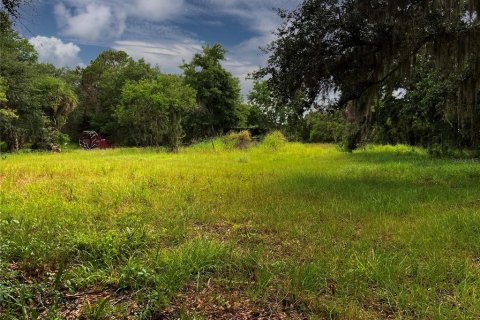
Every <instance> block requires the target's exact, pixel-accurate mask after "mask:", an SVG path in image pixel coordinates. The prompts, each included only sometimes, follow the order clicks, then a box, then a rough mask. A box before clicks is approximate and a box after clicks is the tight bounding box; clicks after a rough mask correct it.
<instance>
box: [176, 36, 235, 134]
mask: <svg viewBox="0 0 480 320" xmlns="http://www.w3.org/2000/svg"><path fill="white" fill-rule="evenodd" d="M226 52H227V51H226V50H225V49H224V48H223V47H222V46H221V45H220V44H215V45H213V46H206V47H204V48H203V52H202V53H198V54H195V56H194V57H193V59H192V61H191V62H189V63H186V64H184V65H183V66H182V69H183V71H184V75H185V80H186V82H187V83H188V84H189V85H190V86H191V87H192V88H194V89H195V90H196V91H197V103H198V105H199V108H198V109H197V110H196V111H195V112H194V113H193V114H192V115H191V117H190V119H189V126H190V128H189V131H190V132H189V134H190V135H191V136H192V137H194V138H199V137H202V136H203V137H204V136H213V135H216V134H220V133H223V132H225V131H226V130H228V129H231V128H233V127H235V126H237V124H238V123H239V117H238V114H239V112H238V110H237V108H239V105H240V103H241V93H240V82H239V80H238V79H237V78H235V77H234V76H233V75H232V74H231V73H230V72H228V71H227V70H225V69H224V68H223V67H222V65H221V62H222V61H224V60H225V54H226Z"/></svg>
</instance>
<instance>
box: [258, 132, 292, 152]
mask: <svg viewBox="0 0 480 320" xmlns="http://www.w3.org/2000/svg"><path fill="white" fill-rule="evenodd" d="M286 142H287V139H286V138H285V136H284V135H283V133H281V132H280V131H278V130H277V131H272V132H270V133H269V134H267V135H266V136H265V138H264V139H263V142H262V145H263V146H264V147H266V148H268V149H271V150H274V151H276V150H278V149H280V148H281V147H283V146H284V145H285V143H286Z"/></svg>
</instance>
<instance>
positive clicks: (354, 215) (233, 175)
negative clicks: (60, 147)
mask: <svg viewBox="0 0 480 320" xmlns="http://www.w3.org/2000/svg"><path fill="white" fill-rule="evenodd" d="M479 178H480V167H479V164H478V163H477V162H475V161H471V160H462V161H460V160H448V159H433V158H430V157H429V156H428V155H427V154H426V153H425V152H424V151H423V150H421V149H416V148H412V147H407V146H396V147H391V146H388V147H368V148H366V149H364V150H359V151H356V152H354V153H352V154H348V153H343V152H340V151H338V150H337V148H336V147H335V146H331V145H302V144H287V145H285V146H283V147H281V148H280V149H278V150H273V149H271V148H266V147H264V146H262V145H258V146H256V147H253V148H251V149H249V150H227V149H226V148H224V146H223V145H222V143H221V140H216V141H214V142H211V141H207V142H204V143H201V144H198V145H195V146H193V147H190V148H187V149H184V150H181V152H180V153H178V154H175V153H166V152H164V151H162V150H157V149H114V150H107V151H101V150H97V151H91V152H85V151H80V150H74V151H70V152H67V153H62V154H49V153H39V154H18V155H8V157H7V158H6V160H2V161H0V318H2V317H4V318H6V319H16V318H18V317H24V318H28V317H34V316H35V315H36V314H39V315H42V316H43V317H46V315H49V316H50V317H54V316H55V315H58V316H62V314H63V313H62V312H63V310H64V309H65V308H66V305H67V304H68V299H67V298H66V296H68V294H78V293H81V292H90V291H92V290H95V291H99V292H102V291H105V292H115V294H116V295H119V296H124V297H127V298H126V299H123V300H119V301H120V302H118V301H117V300H114V299H111V300H112V301H110V300H109V301H108V303H107V304H106V303H104V302H103V300H100V299H99V300H98V301H97V304H98V305H92V306H90V307H89V306H88V305H87V306H79V308H80V309H81V310H84V311H83V312H84V313H85V312H87V311H88V310H90V311H88V312H93V311H92V310H96V309H95V308H97V309H98V308H100V307H101V308H102V310H100V311H101V312H99V314H101V313H103V311H105V313H107V314H108V315H111V316H114V317H122V316H123V315H126V314H132V315H134V316H135V317H138V318H142V317H143V318H148V317H151V316H153V315H154V314H156V313H158V312H159V311H161V310H163V309H165V308H168V306H169V304H171V303H172V302H174V301H175V296H176V294H177V293H178V292H180V291H181V290H182V289H185V288H186V287H188V286H193V287H194V288H196V289H197V290H201V288H202V287H203V286H206V285H207V284H208V285H210V284H211V283H216V284H217V287H221V288H223V290H224V292H225V294H227V295H228V292H229V290H231V289H232V288H241V290H242V292H243V293H244V298H245V299H247V298H248V299H249V300H252V301H254V302H255V303H256V304H258V305H272V304H280V305H289V306H293V308H295V309H296V310H297V311H298V312H300V313H302V314H303V315H305V316H307V317H311V318H312V319H316V318H320V319H321V318H341V319H344V318H351V319H358V318H364V319H377V318H385V317H392V318H402V319H404V318H406V319H409V318H436V319H454V318H465V319H469V318H478V317H480V303H479V301H480V293H479V292H480V210H479V209H480V193H479V191H480V184H479ZM133 304H135V305H137V306H141V307H138V308H137V309H135V310H133V309H132V308H131V305H133ZM82 308H83V309H82ZM89 308H90V309H89ZM87 309H88V310H87ZM85 310H87V311H85ZM132 310H133V311H132ZM185 312H186V314H188V310H185ZM85 314H86V313H85ZM198 316H201V314H200V315H198ZM192 317H193V316H192Z"/></svg>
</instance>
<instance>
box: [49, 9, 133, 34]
mask: <svg viewBox="0 0 480 320" xmlns="http://www.w3.org/2000/svg"><path fill="white" fill-rule="evenodd" d="M55 16H56V19H57V23H58V25H59V27H60V29H61V32H62V34H64V35H66V36H71V37H76V38H79V39H83V40H92V41H95V40H99V39H111V38H115V37H118V36H120V35H121V34H122V33H123V31H124V30H125V20H126V15H125V13H124V12H123V11H122V10H116V9H114V8H112V7H110V6H107V5H104V4H97V3H94V2H91V3H87V2H80V3H78V4H77V5H75V6H73V7H67V6H65V4H63V3H59V4H57V5H56V6H55Z"/></svg>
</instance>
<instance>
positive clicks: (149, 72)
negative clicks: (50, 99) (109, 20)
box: [77, 50, 160, 139]
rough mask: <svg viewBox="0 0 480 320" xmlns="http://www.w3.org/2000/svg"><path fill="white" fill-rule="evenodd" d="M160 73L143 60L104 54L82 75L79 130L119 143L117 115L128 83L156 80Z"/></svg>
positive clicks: (122, 55)
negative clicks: (103, 135)
mask: <svg viewBox="0 0 480 320" xmlns="http://www.w3.org/2000/svg"><path fill="white" fill-rule="evenodd" d="M159 73H160V72H159V70H157V69H155V68H152V67H151V66H150V65H149V64H147V63H145V61H144V60H139V61H134V60H133V59H132V58H131V57H129V56H128V54H127V53H126V52H123V51H113V50H107V51H104V52H102V53H101V54H100V55H99V56H98V57H97V58H96V59H95V60H94V61H93V62H92V63H91V64H90V65H89V66H87V67H86V68H85V70H84V71H83V73H82V78H81V81H80V90H79V94H80V99H81V106H80V110H79V113H81V115H78V114H77V121H78V122H79V125H78V127H79V128H80V129H81V130H87V129H91V130H97V131H99V132H101V133H103V134H106V135H108V136H109V137H110V138H113V139H118V137H116V136H115V133H116V127H117V122H116V118H115V117H114V113H115V108H116V107H117V106H118V105H119V102H120V96H121V92H122V88H123V86H124V84H125V83H126V82H127V81H139V80H144V79H154V78H155V77H156V76H158V74H159Z"/></svg>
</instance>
